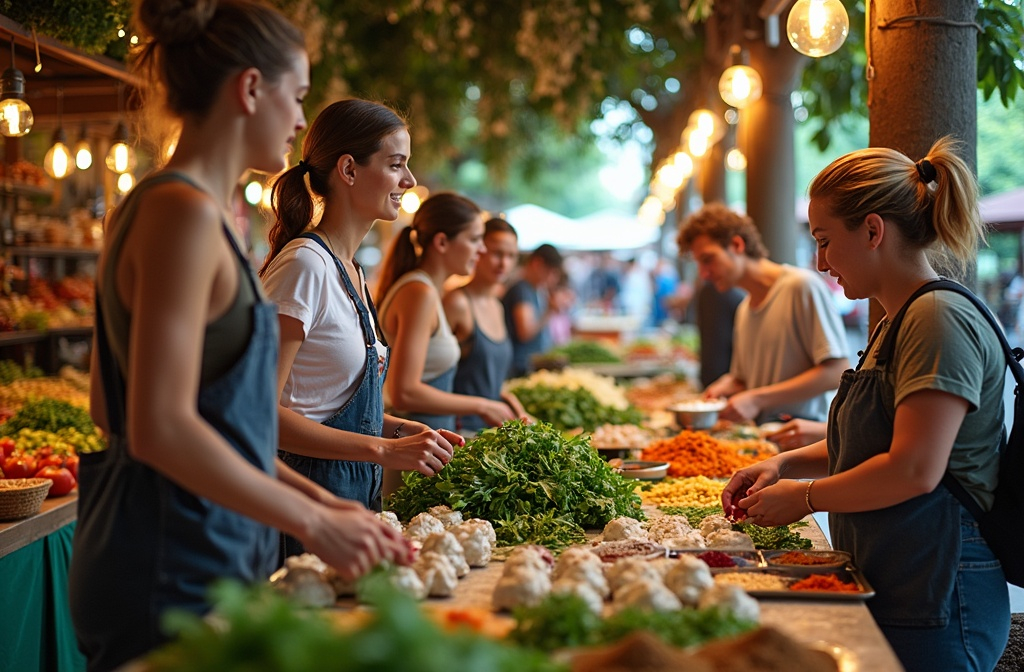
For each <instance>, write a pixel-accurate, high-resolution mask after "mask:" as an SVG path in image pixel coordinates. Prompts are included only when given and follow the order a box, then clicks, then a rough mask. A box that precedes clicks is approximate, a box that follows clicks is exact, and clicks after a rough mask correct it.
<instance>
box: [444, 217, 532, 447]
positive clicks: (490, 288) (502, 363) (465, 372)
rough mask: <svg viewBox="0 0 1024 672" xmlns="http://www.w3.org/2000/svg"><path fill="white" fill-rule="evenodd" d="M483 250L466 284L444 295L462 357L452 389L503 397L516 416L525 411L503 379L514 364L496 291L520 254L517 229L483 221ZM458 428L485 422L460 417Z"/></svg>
mask: <svg viewBox="0 0 1024 672" xmlns="http://www.w3.org/2000/svg"><path fill="white" fill-rule="evenodd" d="M483 242H484V248H485V250H486V251H485V252H484V254H483V256H481V257H480V259H479V260H477V262H476V267H475V269H474V271H473V277H472V278H470V280H469V282H468V283H466V284H465V285H463V286H462V287H459V288H457V289H453V290H451V291H450V292H448V293H447V294H445V296H444V299H443V304H444V312H445V315H447V317H448V323H449V325H451V328H452V333H454V334H455V338H456V339H458V342H459V348H460V351H461V358H460V359H459V364H458V368H457V369H456V370H455V381H454V384H453V388H452V391H453V392H455V393H456V394H465V395H471V396H476V397H484V398H486V399H494V400H500V401H504V402H505V403H506V404H508V405H509V406H510V407H511V408H512V412H513V413H515V415H516V416H517V417H525V416H526V411H525V410H523V406H522V404H520V403H519V400H518V399H516V397H515V395H513V394H512V393H511V392H505V391H502V389H501V386H502V383H504V382H505V379H506V378H507V377H508V372H509V370H510V369H511V368H512V339H511V338H509V334H508V329H507V328H506V327H505V313H504V309H503V307H502V305H501V300H500V298H499V297H500V295H501V294H503V293H504V290H505V282H506V281H507V280H508V278H509V276H510V275H511V273H512V271H513V269H515V266H516V260H517V259H518V258H519V241H518V237H517V236H516V230H515V229H514V228H513V227H512V225H511V224H509V223H508V222H507V221H505V220H504V219H501V218H500V217H495V218H493V219H489V220H487V221H486V222H484V240H483ZM456 424H457V427H458V429H459V431H460V432H477V431H479V430H481V429H483V428H485V427H487V426H488V423H487V422H485V421H484V419H483V418H481V417H480V416H479V415H475V414H474V415H459V416H457V417H456Z"/></svg>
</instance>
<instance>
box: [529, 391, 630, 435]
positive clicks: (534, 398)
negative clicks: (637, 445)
mask: <svg viewBox="0 0 1024 672" xmlns="http://www.w3.org/2000/svg"><path fill="white" fill-rule="evenodd" d="M512 394H514V395H516V397H517V398H518V399H519V401H520V402H521V403H522V404H523V408H525V409H526V412H527V413H529V414H530V415H532V416H533V417H535V418H537V419H538V420H540V421H542V422H546V423H550V424H551V425H553V426H554V427H556V428H558V429H560V430H567V429H575V428H576V427H582V428H583V429H584V430H585V431H588V432H592V431H594V430H595V429H597V428H598V427H599V426H601V425H603V424H612V425H638V424H640V422H641V421H642V420H643V416H642V415H641V414H640V411H638V410H636V409H635V408H627V409H625V410H623V409H618V408H613V407H611V406H604V405H603V404H601V403H600V402H599V401H598V400H597V398H596V397H595V396H594V394H593V393H592V392H590V391H589V390H586V389H583V388H580V389H576V390H572V389H569V388H568V387H551V386H550V385H534V386H532V387H516V388H513V389H512Z"/></svg>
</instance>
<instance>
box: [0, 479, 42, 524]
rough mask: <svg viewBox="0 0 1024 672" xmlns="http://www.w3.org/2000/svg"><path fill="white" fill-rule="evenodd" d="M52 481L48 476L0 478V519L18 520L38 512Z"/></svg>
mask: <svg viewBox="0 0 1024 672" xmlns="http://www.w3.org/2000/svg"><path fill="white" fill-rule="evenodd" d="M51 485H53V481H51V480H50V479H48V478H9V479H6V480H4V479H0V520H18V519H19V518H28V517H29V516H34V515H35V514H37V513H39V509H40V508H42V506H43V500H44V499H46V493H48V492H49V491H50V486H51Z"/></svg>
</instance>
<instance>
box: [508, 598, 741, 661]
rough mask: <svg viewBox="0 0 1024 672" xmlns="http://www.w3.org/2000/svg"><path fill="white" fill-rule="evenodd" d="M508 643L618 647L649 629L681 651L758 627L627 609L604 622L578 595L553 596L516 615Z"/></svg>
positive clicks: (723, 618) (697, 614) (727, 618)
mask: <svg viewBox="0 0 1024 672" xmlns="http://www.w3.org/2000/svg"><path fill="white" fill-rule="evenodd" d="M515 617H516V627H515V629H514V630H513V631H512V632H511V633H510V634H509V639H510V640H511V641H513V642H517V643H519V644H521V645H523V646H528V647H531V648H534V649H537V650H539V651H554V650H556V649H560V648H565V647H572V646H594V645H600V644H608V643H612V642H616V641H618V640H620V639H622V638H624V637H626V636H627V635H629V634H630V633H632V632H636V631H637V630H645V631H647V632H651V633H653V634H655V635H657V636H658V637H660V638H661V639H663V640H664V641H665V642H667V643H669V644H672V645H673V646H678V647H681V648H682V647H689V646H696V645H699V644H703V643H704V642H708V641H711V640H714V639H719V638H722V637H732V636H735V635H739V634H742V633H744V632H747V631H749V630H753V629H754V628H756V627H757V623H754V622H751V621H744V620H740V619H738V618H736V617H734V616H732V615H731V614H727V613H725V612H724V611H722V610H719V609H717V608H711V609H682V610H680V611H671V612H664V613H658V612H651V611H641V610H638V609H624V610H622V611H619V612H617V613H615V614H614V615H612V616H610V617H609V618H607V619H605V620H602V619H601V618H600V617H599V616H596V615H595V614H594V613H593V612H591V611H590V609H589V608H588V607H587V605H586V604H585V603H584V602H583V600H582V599H580V598H579V597H578V596H576V595H551V596H549V597H547V598H546V599H545V600H544V601H543V602H541V603H540V604H539V605H537V606H536V607H532V608H522V609H519V610H517V611H516V612H515Z"/></svg>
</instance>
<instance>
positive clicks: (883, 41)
mask: <svg viewBox="0 0 1024 672" xmlns="http://www.w3.org/2000/svg"><path fill="white" fill-rule="evenodd" d="M977 8H978V5H977V2H976V0H888V1H887V2H885V3H875V4H873V5H872V10H873V11H872V14H871V15H870V21H871V26H869V36H870V53H869V58H870V63H869V66H874V80H873V81H871V82H870V83H869V87H870V88H869V93H868V110H869V112H868V119H869V121H870V125H871V130H870V136H869V137H870V140H869V144H870V145H871V146H872V147H891V148H893V149H898V150H899V151H901V152H903V153H905V154H906V155H907V156H909V157H910V158H911V159H913V160H915V161H916V160H918V159H921V158H923V157H924V155H925V154H926V153H927V152H928V149H929V148H930V147H931V146H932V143H934V142H935V141H936V140H938V139H939V138H941V137H942V136H944V135H952V136H953V137H954V138H956V139H957V140H960V141H961V142H962V143H963V147H962V152H961V156H962V157H963V159H964V160H965V161H967V163H968V165H970V166H971V167H972V169H974V170H975V172H976V171H977V142H978V106H977V86H978V73H977V69H978V60H977V48H978V32H977V30H976V29H975V28H974V26H973V25H967V26H956V25H946V24H942V23H932V22H925V21H916V20H912V19H911V20H906V19H905V20H903V21H899V22H897V23H892V22H893V21H894V20H896V19H900V18H901V17H921V18H924V17H933V18H937V19H938V20H940V21H953V22H964V23H972V22H973V21H974V17H975V13H976V12H977ZM971 275H973V271H972V273H971ZM882 314H883V311H882V309H881V306H880V305H878V304H877V303H876V302H872V305H871V313H870V323H871V326H872V327H873V326H874V325H875V324H876V323H877V322H878V320H879V319H881V316H882Z"/></svg>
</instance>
